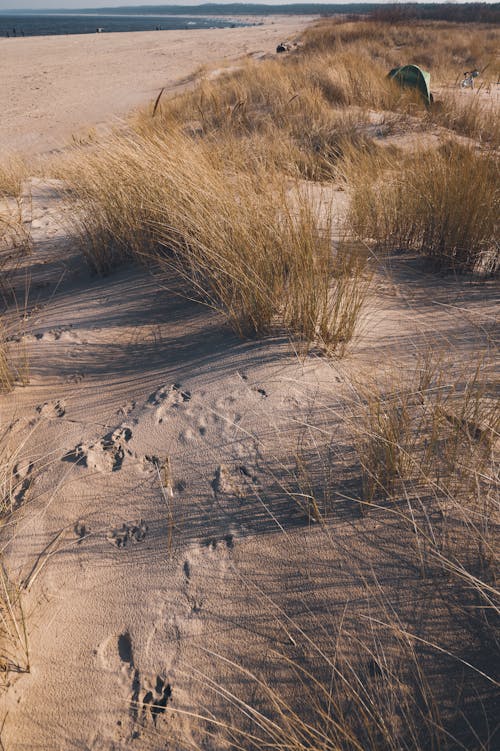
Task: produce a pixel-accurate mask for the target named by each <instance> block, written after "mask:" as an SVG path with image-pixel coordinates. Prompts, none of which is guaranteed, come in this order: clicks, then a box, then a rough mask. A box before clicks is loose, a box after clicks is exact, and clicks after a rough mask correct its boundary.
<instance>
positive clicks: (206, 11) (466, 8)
mask: <svg viewBox="0 0 500 751" xmlns="http://www.w3.org/2000/svg"><path fill="white" fill-rule="evenodd" d="M15 12H16V13H17V14H19V15H20V14H22V13H23V11H15ZM25 12H29V13H33V11H25ZM54 12H56V11H37V13H38V14H41V13H44V14H45V13H54ZM59 12H64V13H65V14H68V13H82V12H84V13H105V14H107V15H115V14H116V15H129V14H131V13H138V14H141V15H154V16H158V15H161V14H165V15H172V16H175V15H182V16H185V15H197V16H238V15H257V16H269V15H277V14H285V15H290V14H293V15H306V16H308V15H321V16H328V15H334V14H342V15H350V16H359V15H365V16H366V15H367V16H369V17H370V18H376V19H379V20H381V21H388V22H392V23H397V22H398V21H409V20H412V19H415V20H432V21H457V22H459V23H464V22H465V23H466V22H477V21H479V22H482V23H498V22H500V3H492V4H488V3H460V4H456V3H395V4H394V5H386V4H384V5H382V4H380V3H340V4H333V3H293V4H288V5H259V4H258V3H228V4H224V5H221V4H220V3H205V4H204V5H133V6H127V7H124V6H122V7H119V8H106V7H103V8H92V9H91V10H90V9H80V10H64V11H59Z"/></svg>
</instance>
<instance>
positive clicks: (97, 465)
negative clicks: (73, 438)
mask: <svg viewBox="0 0 500 751" xmlns="http://www.w3.org/2000/svg"><path fill="white" fill-rule="evenodd" d="M131 438H132V430H131V428H129V427H127V426H121V427H119V428H117V429H116V430H114V431H112V432H111V433H107V434H106V435H105V436H103V438H101V439H100V440H99V441H96V442H95V443H79V444H78V446H76V447H75V448H74V449H73V451H70V452H69V453H68V454H66V455H65V456H64V457H63V459H64V460H65V461H73V462H76V463H78V464H81V465H82V466H83V467H88V469H92V470H94V471H97V472H117V471H118V470H120V469H121V468H122V464H123V460H124V459H125V444H126V443H128V441H130V439H131Z"/></svg>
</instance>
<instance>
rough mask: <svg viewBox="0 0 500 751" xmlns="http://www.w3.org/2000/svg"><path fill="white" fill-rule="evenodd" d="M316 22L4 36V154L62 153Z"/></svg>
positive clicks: (0, 94)
mask: <svg viewBox="0 0 500 751" xmlns="http://www.w3.org/2000/svg"><path fill="white" fill-rule="evenodd" d="M311 20H312V18H311V17H290V18H283V17H279V18H267V19H265V22H264V24H263V25H261V26H254V27H246V28H236V29H209V30H193V31H191V30H188V31H185V30H182V29H181V30H174V31H148V32H133V33H116V34H88V35H83V34H82V35H74V36H53V37H30V38H22V39H0V157H1V156H2V155H3V154H5V153H9V152H17V151H19V152H23V153H32V154H34V153H42V152H46V151H50V150H51V149H60V148H61V147H62V146H64V143H65V142H66V141H68V140H69V139H70V138H71V135H72V134H73V133H75V132H81V130H82V128H85V127H86V126H95V125H97V124H99V123H103V122H109V121H110V120H111V119H112V118H113V117H117V116H118V117H120V116H123V115H125V114H127V113H128V112H129V111H130V110H132V109H133V108H135V107H138V106H139V105H141V104H144V103H146V102H148V101H149V100H151V99H152V98H153V97H155V96H156V95H157V93H158V92H159V90H160V89H161V88H162V87H167V88H168V89H172V88H174V87H175V86H176V85H178V84H179V83H182V82H183V81H185V80H186V78H188V77H189V76H191V75H192V74H193V73H194V72H195V71H196V70H197V69H198V68H199V67H200V66H202V65H206V64H211V63H215V62H217V63H218V62H220V61H224V60H233V59H236V58H239V57H241V56H243V55H249V54H253V53H257V54H258V53H260V52H262V53H270V52H274V51H275V49H276V45H277V44H278V42H280V41H281V40H283V39H291V38H294V37H295V36H296V35H297V34H298V33H299V32H300V31H302V30H303V29H304V28H305V27H306V25H307V24H308V23H310V22H311Z"/></svg>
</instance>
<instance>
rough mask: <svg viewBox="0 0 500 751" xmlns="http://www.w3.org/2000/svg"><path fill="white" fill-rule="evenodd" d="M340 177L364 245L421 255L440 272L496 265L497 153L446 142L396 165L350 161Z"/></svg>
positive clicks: (499, 212) (378, 159)
mask: <svg viewBox="0 0 500 751" xmlns="http://www.w3.org/2000/svg"><path fill="white" fill-rule="evenodd" d="M346 164H347V163H346ZM346 175H347V180H348V182H349V183H350V186H351V189H352V202H351V208H350V218H351V222H352V226H353V229H354V231H355V232H356V234H357V235H358V236H359V237H361V238H363V240H366V241H368V242H370V243H372V244H374V245H375V246H376V247H377V248H378V249H383V250H387V251H395V250H397V251H412V252H416V253H419V254H421V255H423V256H426V257H427V258H430V259H431V260H432V261H434V262H435V263H436V264H438V265H439V266H440V267H442V268H448V269H454V270H457V271H478V272H483V273H492V272H495V271H496V269H497V268H498V265H499V263H500V249H499V246H498V217H499V216H500V191H499V187H498V157H497V156H496V154H495V153H492V152H478V151H477V150H475V149H473V148H470V147H463V146H461V145H459V144H457V143H449V144H445V145H444V146H443V147H441V148H440V149H438V150H432V151H422V152H419V153H417V154H415V155H412V156H411V157H400V158H399V159H398V160H395V161H393V160H391V159H388V158H387V157H386V156H380V155H375V156H373V155H369V156H366V155H361V156H359V157H358V156H354V158H353V159H352V160H351V161H350V163H349V164H347V166H346ZM465 175H466V176H467V177H466V179H465V178H464V176H465Z"/></svg>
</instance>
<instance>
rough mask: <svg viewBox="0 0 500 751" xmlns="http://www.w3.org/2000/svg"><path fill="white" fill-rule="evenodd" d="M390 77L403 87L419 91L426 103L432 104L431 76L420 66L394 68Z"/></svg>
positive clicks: (389, 74) (390, 72)
mask: <svg viewBox="0 0 500 751" xmlns="http://www.w3.org/2000/svg"><path fill="white" fill-rule="evenodd" d="M388 77H389V78H392V79H393V80H394V81H397V82H398V83H399V84H400V85H401V86H408V87H409V88H412V89H418V90H419V91H420V93H421V94H422V96H423V97H424V100H425V103H426V104H431V103H432V99H433V97H432V94H431V89H430V86H431V74H430V73H428V72H427V71H426V70H422V68H419V67H418V65H402V66H401V67H400V68H393V69H392V70H391V71H389V73H388Z"/></svg>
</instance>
